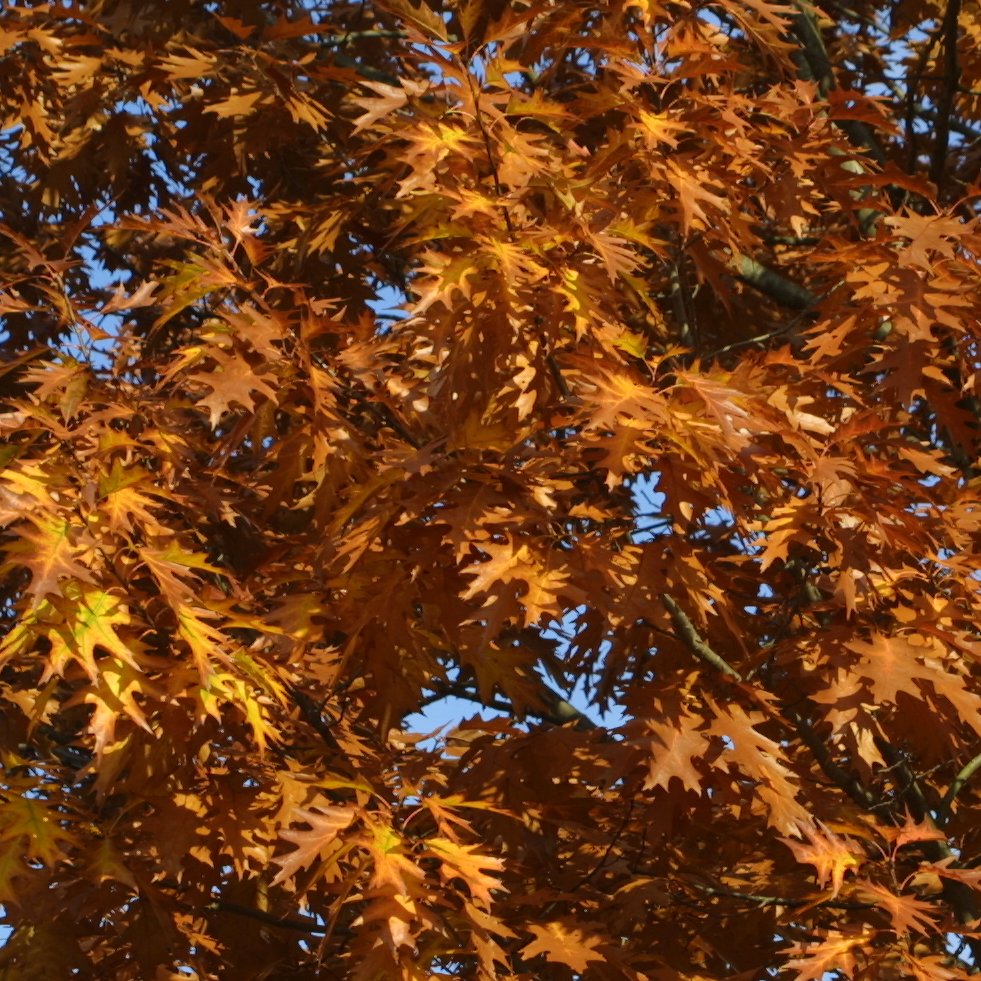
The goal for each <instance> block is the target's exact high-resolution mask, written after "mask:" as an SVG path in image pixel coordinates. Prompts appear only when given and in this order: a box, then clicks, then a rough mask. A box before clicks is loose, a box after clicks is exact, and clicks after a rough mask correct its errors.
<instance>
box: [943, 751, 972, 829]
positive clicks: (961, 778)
mask: <svg viewBox="0 0 981 981" xmlns="http://www.w3.org/2000/svg"><path fill="white" fill-rule="evenodd" d="M978 770H981V753H978V755H977V756H975V757H974V758H973V759H971V760H968V762H967V763H965V764H964V766H962V767H961V769H960V771H959V772H958V774H957V776H956V777H954V782H953V783H952V784H951V785H950V786H949V787H948V788H947V793H946V794H944V799H943V800H942V801H941V802H940V806H939V807H938V808H937V824H938V825H939V826H940V827H943V826H944V825H945V824H946V823H947V822H948V821H949V820H950V809H951V807H952V806H953V804H954V798H955V797H957V795H958V794H959V793H960V792H961V791H962V790H963V789H964V785H965V784H966V783H967V782H968V780H970V779H971V777H973V776H974V774H975V773H977V772H978Z"/></svg>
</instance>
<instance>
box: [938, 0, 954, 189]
mask: <svg viewBox="0 0 981 981" xmlns="http://www.w3.org/2000/svg"><path fill="white" fill-rule="evenodd" d="M960 12H961V0H947V9H946V10H945V12H944V21H943V39H944V87H943V93H942V94H941V96H940V100H939V102H938V103H937V138H936V142H935V143H934V145H933V158H932V160H931V162H930V180H931V181H933V183H934V185H935V186H936V188H937V193H938V194H939V193H940V185H941V184H942V183H943V179H944V172H945V170H946V168H947V149H948V146H949V144H950V114H951V113H952V112H953V110H954V96H955V95H956V94H957V89H958V88H959V87H960V81H961V70H960V66H959V65H958V63H957V21H958V18H959V16H960Z"/></svg>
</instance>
